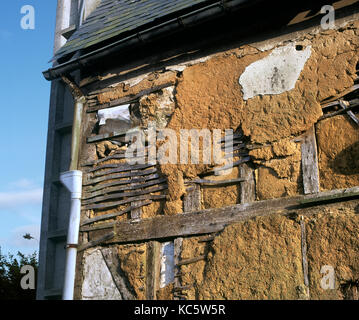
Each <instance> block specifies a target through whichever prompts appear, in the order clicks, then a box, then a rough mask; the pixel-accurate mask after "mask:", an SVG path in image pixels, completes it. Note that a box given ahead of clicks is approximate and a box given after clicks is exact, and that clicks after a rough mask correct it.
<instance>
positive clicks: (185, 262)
mask: <svg viewBox="0 0 359 320" xmlns="http://www.w3.org/2000/svg"><path fill="white" fill-rule="evenodd" d="M201 260H206V256H205V255H201V256H198V257H194V258H190V259H183V260H180V261H179V262H178V263H177V264H176V266H177V267H179V266H184V265H186V264H191V263H195V262H198V261H201Z"/></svg>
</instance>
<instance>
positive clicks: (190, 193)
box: [183, 185, 201, 212]
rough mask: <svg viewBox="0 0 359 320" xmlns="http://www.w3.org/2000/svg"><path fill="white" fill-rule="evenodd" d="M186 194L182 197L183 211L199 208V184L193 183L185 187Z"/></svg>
mask: <svg viewBox="0 0 359 320" xmlns="http://www.w3.org/2000/svg"><path fill="white" fill-rule="evenodd" d="M186 192H187V193H186V195H185V196H184V199H183V209H184V212H192V211H198V210H201V188H200V186H199V185H193V186H191V187H189V188H187V189H186Z"/></svg>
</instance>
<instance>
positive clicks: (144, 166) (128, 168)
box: [92, 163, 154, 178]
mask: <svg viewBox="0 0 359 320" xmlns="http://www.w3.org/2000/svg"><path fill="white" fill-rule="evenodd" d="M151 167H154V165H153V164H148V163H146V164H135V165H131V164H128V163H126V164H120V165H119V164H117V165H115V169H110V170H105V171H102V172H98V173H94V174H93V175H92V177H93V178H97V177H102V176H104V175H108V174H112V173H118V172H125V171H133V170H141V169H147V168H151ZM136 172H138V171H136Z"/></svg>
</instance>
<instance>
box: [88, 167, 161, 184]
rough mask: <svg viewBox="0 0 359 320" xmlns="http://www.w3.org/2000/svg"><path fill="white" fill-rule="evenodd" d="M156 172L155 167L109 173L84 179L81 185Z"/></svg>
mask: <svg viewBox="0 0 359 320" xmlns="http://www.w3.org/2000/svg"><path fill="white" fill-rule="evenodd" d="M156 172H157V168H152V169H148V170H143V171H138V172H126V173H115V174H110V175H107V176H104V177H98V178H94V179H89V180H85V181H83V182H82V185H83V186H89V185H92V184H96V183H99V182H102V181H107V180H113V179H122V178H128V177H141V176H146V175H150V174H152V173H156Z"/></svg>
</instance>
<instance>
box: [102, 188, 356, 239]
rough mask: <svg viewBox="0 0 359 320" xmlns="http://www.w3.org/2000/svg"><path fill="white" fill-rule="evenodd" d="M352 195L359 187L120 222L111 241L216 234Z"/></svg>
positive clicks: (348, 197)
mask: <svg viewBox="0 0 359 320" xmlns="http://www.w3.org/2000/svg"><path fill="white" fill-rule="evenodd" d="M350 198H359V187H354V188H349V189H341V190H332V191H328V192H320V193H318V194H309V195H304V196H297V197H292V198H279V199H271V200H264V201H255V202H252V203H246V204H238V205H234V206H229V207H224V208H215V209H206V210H202V211H197V212H191V213H184V214H177V215H172V216H165V217H164V216H158V217H154V218H150V219H143V220H140V221H138V222H135V223H134V222H131V221H124V222H118V223H116V225H115V227H114V230H115V233H116V236H115V237H114V238H113V239H112V240H111V241H109V243H129V242H135V241H148V240H152V239H163V238H176V237H184V236H191V235H197V234H208V233H214V232H218V231H221V230H223V229H224V228H225V226H227V225H229V224H231V223H236V222H239V221H244V220H248V219H250V218H253V217H256V216H264V215H271V214H274V213H281V214H287V213H290V210H299V209H300V208H307V207H310V206H315V205H318V204H322V203H323V202H327V201H345V200H348V199H350Z"/></svg>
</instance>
